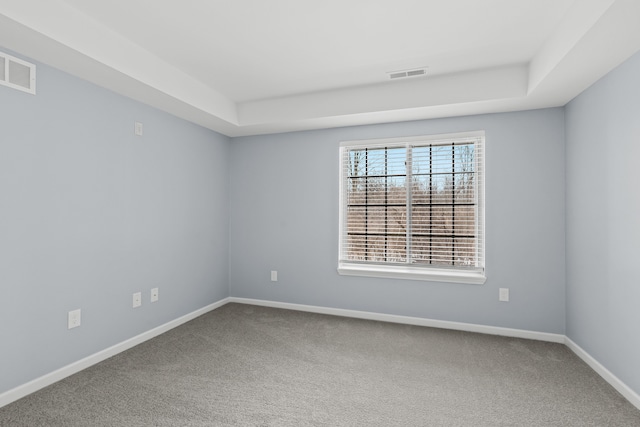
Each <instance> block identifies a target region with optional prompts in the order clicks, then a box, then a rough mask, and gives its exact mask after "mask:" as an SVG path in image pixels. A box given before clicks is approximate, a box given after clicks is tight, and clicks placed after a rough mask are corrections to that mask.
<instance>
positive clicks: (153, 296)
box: [151, 288, 158, 302]
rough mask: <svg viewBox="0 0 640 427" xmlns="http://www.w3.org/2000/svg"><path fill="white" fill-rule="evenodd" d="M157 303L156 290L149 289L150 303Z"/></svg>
mask: <svg viewBox="0 0 640 427" xmlns="http://www.w3.org/2000/svg"><path fill="white" fill-rule="evenodd" d="M156 301H158V288H153V289H151V302H156Z"/></svg>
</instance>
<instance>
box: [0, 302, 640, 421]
mask: <svg viewBox="0 0 640 427" xmlns="http://www.w3.org/2000/svg"><path fill="white" fill-rule="evenodd" d="M232 302H235V303H239V304H248V305H258V306H265V307H273V308H282V309H287V310H297V311H307V312H311V313H320V314H328V315H333V316H343V317H353V318H356V319H367V320H378V321H382V322H390V323H401V324H406V325H416V326H427V327H432V328H441V329H453V330H457V331H467V332H477V333H482V334H489V335H501V336H507V337H513V338H526V339H533V340H538V341H547V342H555V343H560V344H565V345H566V346H567V347H569V349H571V350H572V351H573V352H574V353H575V354H576V355H577V356H578V357H579V358H581V359H582V360H583V361H584V362H585V363H587V365H589V366H590V367H591V368H592V369H593V370H594V371H596V372H597V373H598V374H599V375H600V376H601V377H602V378H604V379H605V381H607V382H608V383H609V384H611V386H612V387H613V388H615V389H616V390H617V391H618V392H619V393H620V394H622V395H623V396H624V397H625V398H626V399H627V400H628V401H629V402H631V404H633V405H634V406H635V407H637V408H638V409H640V395H638V393H636V392H635V391H633V390H632V389H631V388H630V387H629V386H627V385H626V384H625V383H624V382H622V381H621V380H620V379H619V378H618V377H616V376H615V375H614V374H613V373H611V371H609V370H608V369H607V368H605V367H604V366H603V365H602V364H601V363H600V362H598V361H597V360H596V359H594V358H593V357H592V356H591V355H590V354H589V353H587V352H586V351H585V350H584V349H582V348H581V347H580V346H579V345H577V344H576V343H575V342H573V341H572V340H571V339H570V338H568V337H566V336H565V335H561V334H551V333H546V332H535V331H527V330H522V329H511V328H502V327H496V326H486V325H476V324H472V323H461V322H450V321H445V320H434V319H425V318H421V317H410V316H397V315H393V314H382V313H374V312H368V311H357V310H346V309H341V308H330V307H320V306H313V305H304V304H292V303H285V302H278V301H268V300H259V299H250V298H238V297H228V298H224V299H222V300H220V301H217V302H215V303H213V304H210V305H208V306H206V307H203V308H201V309H199V310H196V311H194V312H192V313H189V314H186V315H184V316H182V317H179V318H177V319H175V320H172V321H170V322H167V323H165V324H164V325H160V326H158V327H156V328H154V329H151V330H149V331H147V332H144V333H142V334H140V335H137V336H135V337H133V338H130V339H128V340H126V341H123V342H121V343H119V344H116V345H113V346H111V347H109V348H107V349H105V350H102V351H99V352H97V353H95V354H92V355H90V356H87V357H85V358H84V359H81V360H78V361H77V362H74V363H71V364H69V365H67V366H64V367H62V368H60V369H58V370H56V371H53V372H51V373H49V374H46V375H43V376H41V377H39V378H36V379H34V380H32V381H29V382H28V383H26V384H23V385H21V386H18V387H16V388H14V389H12V390H9V391H6V392H4V393H2V394H0V408H1V407H3V406H5V405H8V404H9V403H11V402H14V401H16V400H18V399H20V398H22V397H24V396H26V395H28V394H31V393H33V392H35V391H38V390H40V389H41V388H44V387H46V386H48V385H51V384H53V383H55V382H57V381H60V380H62V379H64V378H66V377H68V376H70V375H73V374H75V373H77V372H80V371H82V370H83V369H86V368H88V367H90V366H92V365H95V364H96V363H99V362H102V361H103V360H106V359H108V358H109V357H112V356H115V355H116V354H118V353H121V352H123V351H125V350H128V349H130V348H132V347H134V346H136V345H138V344H141V343H143V342H145V341H147V340H150V339H151V338H154V337H156V336H158V335H161V334H163V333H165V332H167V331H169V330H171V329H173V328H175V327H177V326H180V325H182V324H183V323H186V322H188V321H190V320H193V319H195V318H196V317H198V316H201V315H203V314H205V313H208V312H210V311H212V310H215V309H216V308H219V307H222V306H223V305H225V304H228V303H232Z"/></svg>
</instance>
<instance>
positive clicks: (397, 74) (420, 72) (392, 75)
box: [387, 67, 427, 80]
mask: <svg viewBox="0 0 640 427" xmlns="http://www.w3.org/2000/svg"><path fill="white" fill-rule="evenodd" d="M387 74H389V80H397V79H406V78H408V77H419V76H425V75H426V74H427V67H422V68H413V69H411V70H402V71H391V72H389V73H387Z"/></svg>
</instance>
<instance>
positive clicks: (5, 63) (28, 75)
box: [0, 52, 36, 95]
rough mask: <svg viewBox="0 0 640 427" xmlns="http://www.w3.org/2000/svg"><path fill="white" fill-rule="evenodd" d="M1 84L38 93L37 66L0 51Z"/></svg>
mask: <svg viewBox="0 0 640 427" xmlns="http://www.w3.org/2000/svg"><path fill="white" fill-rule="evenodd" d="M0 85H3V86H9V87H12V88H14V89H18V90H22V91H24V92H28V93H32V94H34V95H35V93H36V66H35V64H31V63H30V62H27V61H23V60H22V59H18V58H15V57H13V56H11V55H7V54H6V53H3V52H0Z"/></svg>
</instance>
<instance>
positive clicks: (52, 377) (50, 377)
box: [0, 298, 229, 408]
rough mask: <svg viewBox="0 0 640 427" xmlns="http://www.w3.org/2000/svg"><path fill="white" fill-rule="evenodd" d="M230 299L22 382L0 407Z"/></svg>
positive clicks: (0, 399) (4, 395)
mask: <svg viewBox="0 0 640 427" xmlns="http://www.w3.org/2000/svg"><path fill="white" fill-rule="evenodd" d="M228 300H229V298H225V299H222V300H220V301H217V302H215V303H213V304H210V305H208V306H206V307H203V308H201V309H198V310H196V311H193V312H191V313H189V314H185V315H184V316H182V317H178V318H177V319H174V320H172V321H170V322H167V323H165V324H163V325H160V326H158V327H156V328H153V329H151V330H149V331H147V332H143V333H141V334H140V335H136V336H135V337H133V338H129V339H128V340H126V341H123V342H121V343H118V344H115V345H113V346H111V347H109V348H106V349H104V350H102V351H99V352H97V353H94V354H92V355H90V356H87V357H85V358H84V359H80V360H78V361H77V362H74V363H71V364H69V365H67V366H63V367H62V368H60V369H57V370H55V371H53V372H50V373H48V374H46V375H43V376H41V377H39V378H36V379H34V380H32V381H29V382H28V383H25V384H22V385H20V386H18V387H16V388H14V389H11V390H8V391H6V392H4V393H2V394H0V408H2V407H3V406H5V405H8V404H9V403H11V402H14V401H16V400H18V399H20V398H22V397H24V396H26V395H28V394H31V393H33V392H35V391H38V390H40V389H41V388H44V387H46V386H48V385H51V384H53V383H55V382H57V381H60V380H62V379H64V378H66V377H68V376H70V375H73V374H75V373H77V372H80V371H82V370H83V369H86V368H88V367H90V366H92V365H95V364H96V363H99V362H102V361H103V360H106V359H108V358H110V357H112V356H115V355H116V354H118V353H122V352H123V351H125V350H128V349H130V348H131V347H134V346H136V345H138V344H141V343H143V342H145V341H147V340H150V339H151V338H154V337H157V336H158V335H160V334H163V333H165V332H167V331H169V330H171V329H173V328H175V327H177V326H180V325H182V324H183V323H186V322H188V321H190V320H193V319H195V318H196V317H198V316H202V315H203V314H205V313H208V312H210V311H212V310H215V309H216V308H218V307H221V306H223V305H225V304H227V303H228V302H229V301H228Z"/></svg>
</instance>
